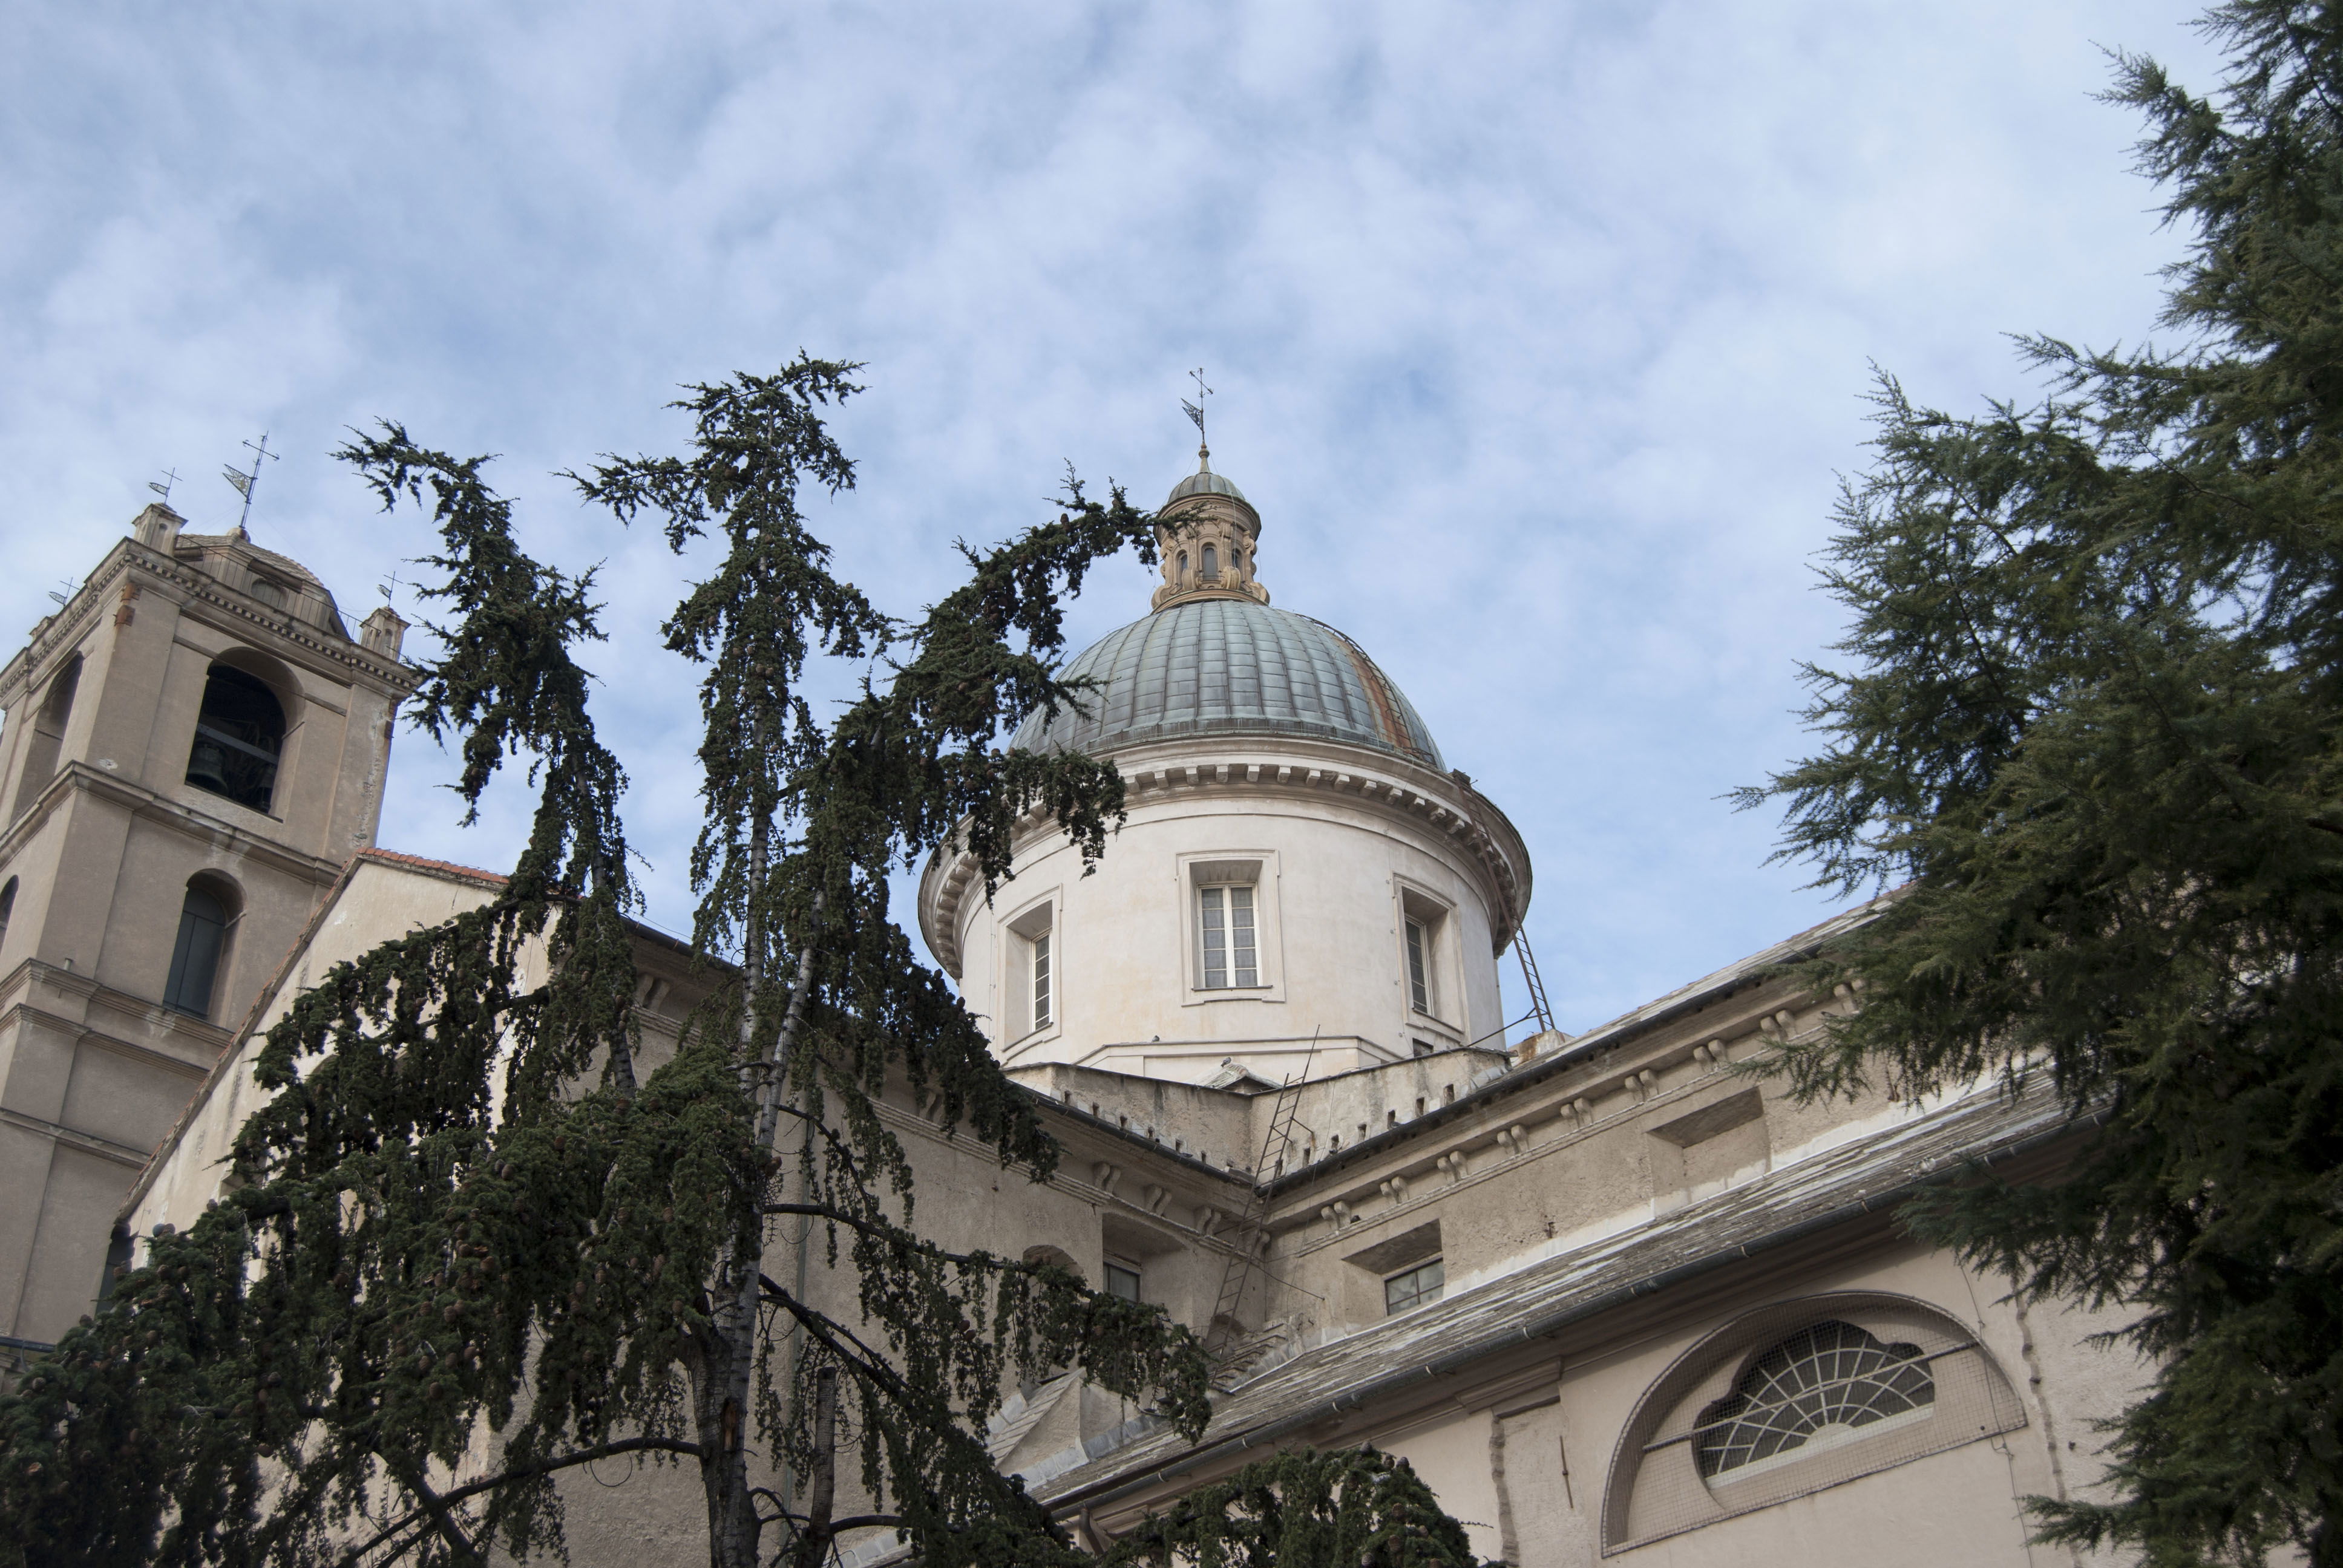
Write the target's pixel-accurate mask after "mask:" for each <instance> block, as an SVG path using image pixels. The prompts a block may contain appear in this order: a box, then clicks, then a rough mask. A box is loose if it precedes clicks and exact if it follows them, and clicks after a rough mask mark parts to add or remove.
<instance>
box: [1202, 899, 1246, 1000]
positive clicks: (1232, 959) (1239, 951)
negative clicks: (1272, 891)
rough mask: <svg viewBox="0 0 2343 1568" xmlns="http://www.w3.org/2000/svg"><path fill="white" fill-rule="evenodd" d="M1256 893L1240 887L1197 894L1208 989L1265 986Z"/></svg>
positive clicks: (1205, 987)
mask: <svg viewBox="0 0 2343 1568" xmlns="http://www.w3.org/2000/svg"><path fill="white" fill-rule="evenodd" d="M1252 893H1253V890H1252V888H1250V887H1248V886H1244V885H1242V884H1239V885H1237V886H1233V887H1224V888H1201V889H1199V890H1197V893H1196V900H1197V910H1198V913H1199V919H1200V920H1201V922H1202V935H1203V953H1204V989H1205V990H1227V989H1229V988H1230V987H1232V986H1257V985H1259V984H1260V983H1261V962H1260V956H1259V950H1258V948H1257V947H1256V945H1255V940H1254V933H1253V901H1252Z"/></svg>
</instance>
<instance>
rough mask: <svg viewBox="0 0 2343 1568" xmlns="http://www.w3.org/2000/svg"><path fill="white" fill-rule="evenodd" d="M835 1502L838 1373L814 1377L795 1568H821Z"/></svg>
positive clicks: (826, 1371)
mask: <svg viewBox="0 0 2343 1568" xmlns="http://www.w3.org/2000/svg"><path fill="white" fill-rule="evenodd" d="M837 1501H838V1369H837V1368H836V1367H824V1368H822V1369H821V1371H820V1373H818V1374H817V1375H816V1378H815V1382H814V1394H813V1470H812V1472H811V1473H809V1475H808V1476H807V1477H806V1524H805V1533H803V1534H801V1535H799V1537H798V1550H797V1568H821V1560H822V1558H823V1557H825V1556H826V1555H828V1554H829V1552H830V1513H831V1511H832V1509H833V1508H834V1506H835V1505H836V1503H837Z"/></svg>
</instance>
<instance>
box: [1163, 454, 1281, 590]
mask: <svg viewBox="0 0 2343 1568" xmlns="http://www.w3.org/2000/svg"><path fill="white" fill-rule="evenodd" d="M1155 517H1156V523H1155V547H1156V548H1157V549H1158V550H1159V551H1160V552H1161V556H1162V562H1161V565H1162V569H1163V586H1162V587H1161V588H1157V589H1156V590H1155V597H1154V598H1153V599H1152V600H1151V604H1152V607H1153V608H1156V609H1159V610H1160V609H1164V608H1169V607H1171V606H1172V605H1175V604H1188V603H1191V602H1192V601H1194V600H1197V599H1216V598H1222V599H1231V598H1232V599H1245V600H1249V601H1250V602H1252V603H1253V604H1267V603H1268V602H1269V590H1268V589H1267V588H1263V587H1262V586H1261V583H1260V581H1259V580H1258V579H1257V578H1255V577H1254V576H1253V570H1254V566H1255V561H1254V552H1255V549H1256V547H1257V546H1258V545H1259V543H1260V540H1261V514H1260V513H1259V512H1256V511H1254V510H1253V508H1252V502H1251V501H1248V500H1246V499H1245V498H1244V492H1243V491H1242V490H1240V489H1238V488H1237V487H1236V486H1235V484H1234V483H1233V482H1232V481H1231V480H1230V479H1229V478H1228V477H1226V476H1224V475H1221V474H1215V473H1214V472H1212V458H1211V457H1210V455H1209V454H1207V453H1204V452H1202V451H1200V452H1199V454H1198V458H1197V464H1196V471H1195V472H1194V473H1192V474H1191V475H1189V476H1188V477H1186V478H1184V479H1182V480H1181V481H1180V482H1179V483H1178V484H1176V485H1174V486H1172V494H1171V495H1170V496H1169V497H1168V498H1166V499H1165V500H1164V502H1163V506H1162V508H1161V510H1160V511H1158V512H1157V513H1156V514H1155Z"/></svg>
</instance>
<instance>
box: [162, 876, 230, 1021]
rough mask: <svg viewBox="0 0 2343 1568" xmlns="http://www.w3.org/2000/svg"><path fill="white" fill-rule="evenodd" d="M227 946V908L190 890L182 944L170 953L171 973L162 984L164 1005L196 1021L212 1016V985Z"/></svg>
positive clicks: (181, 924)
mask: <svg viewBox="0 0 2343 1568" xmlns="http://www.w3.org/2000/svg"><path fill="white" fill-rule="evenodd" d="M226 943H227V906H226V905H225V904H223V903H222V902H221V901H220V900H219V899H218V898H217V897H216V896H215V895H213V894H211V893H209V892H206V891H205V890H203V889H202V888H200V887H194V886H190V887H189V888H188V889H187V896H186V900H184V901H182V902H181V904H180V905H179V940H177V941H176V943H175V944H173V946H172V949H171V973H170V976H169V978H168V979H166V980H165V981H164V982H163V1005H164V1006H165V1007H167V1008H174V1009H176V1010H178V1011H180V1012H184V1013H192V1014H193V1015H194V1016H196V1018H203V1019H208V1018H209V1017H211V1015H212V984H213V981H214V980H216V978H217V977H218V974H219V961H220V951H221V950H222V949H223V948H224V947H226Z"/></svg>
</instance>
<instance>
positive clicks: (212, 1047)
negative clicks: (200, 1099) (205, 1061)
mask: <svg viewBox="0 0 2343 1568" xmlns="http://www.w3.org/2000/svg"><path fill="white" fill-rule="evenodd" d="M36 988H45V989H47V990H51V991H55V992H58V993H61V994H63V995H66V996H73V997H78V998H80V999H81V1004H82V1006H83V1008H84V1009H85V1010H87V1009H88V1008H90V1007H93V1006H96V1007H104V1008H106V1009H109V1010H113V1011H115V1012H117V1013H129V1014H144V1015H146V1016H149V1017H153V1018H155V1019H156V1020H158V1021H160V1022H161V1023H162V1024H163V1025H164V1027H165V1029H166V1030H167V1031H168V1032H169V1033H170V1034H172V1035H176V1036H183V1037H185V1038H186V1039H187V1040H192V1041H193V1042H194V1047H193V1048H191V1049H190V1051H189V1053H188V1055H187V1056H186V1057H179V1056H174V1055H172V1054H171V1053H170V1052H169V1051H167V1050H156V1048H155V1047H153V1046H151V1045H145V1044H141V1043H140V1042H139V1041H137V1040H125V1039H123V1038H122V1037H121V1036H120V1035H118V1034H108V1033H107V1032H106V1030H102V1029H99V1028H97V1027H96V1026H95V1025H93V1024H91V1023H90V1021H89V1020H88V1019H87V1018H85V1017H84V1018H73V1017H69V1016H67V1015H66V1014H65V1013H61V1012H56V1011H54V1010H51V1009H48V1008H45V1007H43V1006H41V1005H40V1004H39V1002H38V1001H36V1000H34V992H35V989H36ZM25 1019H33V1020H38V1021H40V1022H41V1023H42V1024H44V1025H45V1026H47V1027H48V1028H50V1029H53V1030H56V1031H57V1032H59V1033H61V1034H69V1035H72V1036H73V1037H74V1038H75V1039H76V1040H92V1041H95V1042H97V1043H100V1044H102V1045H103V1046H104V1047H106V1049H107V1050H117V1051H121V1052H123V1053H124V1054H126V1055H128V1056H132V1057H135V1058H136V1059H137V1060H140V1061H143V1062H146V1063H148V1064H150V1065H152V1066H156V1067H160V1068H163V1069H165V1070H168V1071H171V1072H176V1073H180V1074H183V1075H185V1076H186V1077H188V1078H201V1077H202V1076H203V1075H204V1073H205V1072H206V1070H207V1069H206V1068H204V1067H201V1066H198V1065H196V1061H195V1060H194V1059H195V1058H196V1056H198V1055H204V1056H209V1057H212V1058H214V1059H216V1058H217V1057H218V1055H219V1053H220V1052H222V1051H224V1050H226V1049H227V1047H228V1044H229V1040H230V1038H231V1037H230V1035H229V1034H228V1031H227V1030H225V1029H222V1028H221V1027H220V1026H219V1025H217V1024H216V1023H213V1022H211V1021H209V1020H206V1019H200V1018H196V1017H193V1016H192V1015H190V1014H186V1013H182V1012H177V1011H175V1010H172V1009H169V1008H166V1007H165V1006H164V1005H163V1004H162V1003H161V1002H158V1001H156V1000H154V999H153V998H151V997H143V996H134V995H132V994H131V993H130V992H128V991H125V990H116V989H115V988H114V987H112V986H110V985H106V984H104V983H103V982H101V981H99V980H97V979H96V977H94V976H91V975H85V974H82V973H80V972H78V971H76V970H68V969H61V968H59V967H58V966H57V965H55V964H53V963H49V962H46V961H45V960H40V959H26V960H25V961H24V962H22V963H20V964H18V965H17V966H16V967H15V970H12V971H11V972H10V973H9V975H8V977H7V979H6V980H0V1024H7V1023H12V1022H16V1021H19V1020H25Z"/></svg>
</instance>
